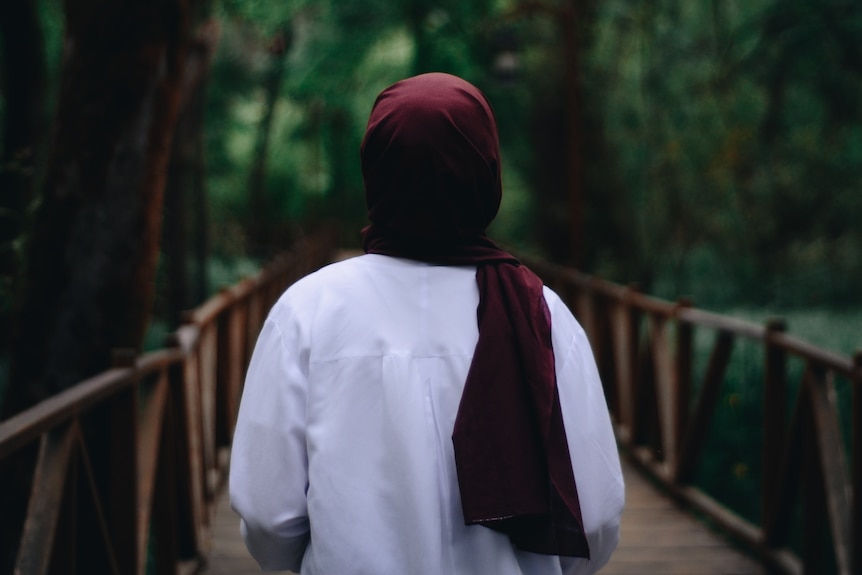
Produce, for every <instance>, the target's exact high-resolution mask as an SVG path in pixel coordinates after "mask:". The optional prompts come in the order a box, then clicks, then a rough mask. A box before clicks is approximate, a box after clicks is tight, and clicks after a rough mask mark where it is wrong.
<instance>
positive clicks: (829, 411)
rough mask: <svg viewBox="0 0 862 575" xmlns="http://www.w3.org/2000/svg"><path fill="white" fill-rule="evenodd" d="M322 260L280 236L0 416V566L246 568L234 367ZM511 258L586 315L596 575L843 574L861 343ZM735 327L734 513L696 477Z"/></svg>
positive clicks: (237, 371) (857, 467)
mask: <svg viewBox="0 0 862 575" xmlns="http://www.w3.org/2000/svg"><path fill="white" fill-rule="evenodd" d="M332 257H333V250H331V249H330V246H329V245H328V244H327V242H325V241H323V240H320V241H314V242H309V243H305V244H302V245H299V246H297V247H296V248H295V250H294V251H293V252H291V253H289V254H287V255H285V256H284V257H282V258H280V259H278V260H276V261H274V262H273V263H272V264H271V265H269V266H268V267H266V268H265V269H264V270H263V271H262V272H261V273H260V274H258V275H257V276H255V277H254V278H250V279H247V280H245V281H243V282H240V283H239V284H237V285H235V286H233V287H231V288H229V289H225V290H224V291H222V292H221V293H219V294H218V295H216V296H215V297H213V298H212V299H210V300H209V301H208V302H206V303H205V304H204V305H202V306H201V307H200V308H198V309H196V310H194V312H192V313H191V314H190V315H189V317H188V318H187V322H186V323H185V324H184V325H183V326H181V327H180V328H179V329H178V330H177V332H176V333H175V334H174V335H173V336H172V338H171V340H170V345H169V346H168V347H166V348H165V349H162V350H159V351H156V352H152V353H147V354H145V355H143V356H134V355H133V354H128V353H123V352H122V351H119V352H118V353H117V354H116V365H115V367H113V368H112V369H110V370H108V371H106V372H104V373H102V374H99V375H97V376H95V377H93V378H91V379H88V380H86V381H84V382H81V383H80V384H79V385H77V386H76V387H74V388H72V389H69V390H67V391H66V392H63V393H61V394H58V395H57V396H54V397H52V398H50V399H48V400H46V401H45V402H43V403H41V404H39V405H37V406H35V407H33V408H32V409H30V410H28V411H26V412H24V413H21V414H19V415H17V416H15V417H13V418H11V419H9V420H6V421H4V422H1V423H0V498H2V499H0V504H2V507H0V529H2V531H0V534H4V535H5V536H4V537H0V569H3V572H7V571H10V572H14V573H20V574H41V573H63V574H65V573H88V574H89V573H114V574H120V575H125V574H143V573H172V574H175V573H196V572H197V573H205V572H208V573H210V574H221V573H232V574H236V573H246V572H247V573H252V572H257V569H256V567H255V566H254V564H253V563H251V564H250V563H249V561H250V559H248V558H247V556H246V555H245V551H244V548H243V547H242V543H241V541H240V539H239V534H238V529H237V521H236V518H235V516H232V515H231V512H230V510H229V507H228V505H227V503H226V500H225V498H224V489H223V488H224V479H225V471H226V468H227V465H228V458H229V455H228V454H229V448H230V439H231V434H232V430H233V422H234V416H235V413H236V409H237V406H238V401H239V396H240V393H241V388H242V378H243V374H244V369H245V366H246V364H247V361H248V359H249V356H250V353H251V349H252V347H253V343H254V340H255V337H256V334H257V332H258V330H259V329H260V326H261V324H262V321H263V318H264V317H265V314H266V311H267V309H268V308H269V306H270V305H271V304H272V302H273V301H274V300H275V298H276V297H277V296H278V294H280V293H281V291H282V290H283V289H284V288H285V287H286V286H287V285H289V284H290V283H291V282H292V281H294V280H295V279H297V278H299V277H301V276H302V275H304V274H306V273H308V272H309V271H311V270H313V269H315V268H317V267H319V266H320V265H322V264H324V263H326V262H327V261H330V260H331V259H332ZM528 263H529V264H530V265H531V267H532V268H533V269H535V270H536V271H537V273H539V275H541V276H542V277H543V278H544V280H545V281H546V283H547V284H548V285H550V286H551V287H553V288H554V289H555V290H556V291H557V292H558V293H559V294H560V295H561V296H562V297H563V298H564V300H565V301H567V302H568V303H569V305H570V306H571V308H572V310H573V311H574V313H575V315H576V316H577V317H578V319H579V320H580V321H581V323H582V324H583V325H584V327H585V329H586V330H587V333H588V335H589V337H590V341H591V343H592V345H593V347H594V352H595V355H596V359H597V362H598V364H599V369H600V371H601V373H602V379H603V382H604V384H605V390H606V395H607V398H608V404H609V407H610V409H611V412H612V417H613V420H614V425H615V429H616V432H617V438H618V441H619V445H620V448H621V450H622V451H623V453H624V456H625V457H624V461H625V462H626V463H625V467H626V476H627V480H628V483H627V498H628V500H627V508H626V512H625V515H624V518H623V533H622V543H621V546H620V548H619V550H618V551H617V553H616V555H615V557H614V559H613V560H612V562H611V563H610V564H609V565H608V566H607V567H606V568H605V569H604V570H603V573H608V574H611V573H617V574H624V573H639V574H646V573H656V574H658V573H663V574H673V573H685V574H689V573H691V574H695V573H739V574H743V573H760V572H768V573H787V574H801V573H805V574H828V573H840V574H842V575H844V574H851V573H856V574H860V573H862V497H854V496H853V495H854V494H858V493H862V426H860V425H859V424H860V422H862V393H860V390H862V354H859V353H857V354H856V355H855V356H854V357H853V358H850V357H845V356H841V355H837V354H833V353H831V352H828V351H826V350H823V349H820V348H817V347H815V346H812V345H810V344H808V343H806V342H804V341H802V340H799V339H797V338H794V337H792V336H790V335H788V334H787V333H785V331H784V329H783V326H782V324H781V323H780V322H778V321H772V322H768V323H767V324H766V325H762V326H761V325H756V324H751V323H748V322H742V321H739V320H734V319H730V318H727V317H723V316H718V315H715V314H711V313H708V312H705V311H702V310H698V309H695V308H694V307H692V306H691V305H690V304H689V303H688V302H685V301H681V302H667V301H663V300H659V299H655V298H651V297H649V296H646V295H644V294H641V293H638V292H637V291H636V290H634V289H632V288H628V287H622V286H618V285H614V284H611V283H608V282H605V281H602V280H599V279H596V278H593V277H589V276H586V275H584V274H581V273H580V272H577V271H575V270H572V269H566V268H562V267H558V266H554V265H551V264H547V263H545V262H540V261H531V262H528ZM735 344H736V345H737V346H738V347H741V345H740V344H744V345H746V346H749V347H750V346H754V347H755V348H756V350H757V353H756V357H757V358H758V359H757V363H758V370H757V371H758V372H759V373H762V375H761V377H760V378H759V381H758V383H757V387H758V389H759V391H760V393H761V395H762V404H763V408H762V411H761V413H759V414H758V415H757V418H756V420H757V428H758V429H759V433H758V437H756V438H754V437H753V438H751V445H752V446H757V447H756V449H758V451H759V455H758V456H757V457H756V458H755V459H756V460H758V461H759V468H760V470H761V473H760V497H759V499H760V508H759V509H757V510H755V511H754V512H753V513H752V512H749V513H747V515H748V518H743V516H742V514H740V513H737V512H734V511H731V510H730V509H729V508H728V507H727V506H725V505H723V504H721V503H719V502H718V501H717V499H716V498H715V496H713V495H711V494H710V493H708V492H707V491H706V490H704V489H703V488H701V487H699V485H700V484H701V482H700V481H699V480H698V478H699V474H700V475H702V474H703V473H704V465H703V461H704V457H703V456H704V454H705V450H706V449H707V448H708V446H709V445H710V441H709V437H710V430H711V428H712V427H713V426H714V425H716V424H719V425H720V424H721V422H720V421H714V419H715V414H716V413H718V412H719V411H720V406H721V405H722V401H721V400H722V397H723V389H724V388H725V387H727V385H728V381H729V380H730V379H731V376H730V375H729V372H728V366H729V365H732V361H733V355H734V353H735V352H734V346H735ZM701 352H703V353H701ZM701 356H705V357H708V359H707V360H706V361H705V363H704V365H702V366H701V365H699V359H698V358H699V357H701ZM696 375H699V377H696ZM105 430H110V432H109V433H105ZM848 462H849V463H848ZM707 473H708V470H707ZM707 483H708V482H707ZM752 516H753V517H755V519H752V518H751V517H752ZM9 534H14V537H11V536H9ZM244 569H247V570H245V571H244Z"/></svg>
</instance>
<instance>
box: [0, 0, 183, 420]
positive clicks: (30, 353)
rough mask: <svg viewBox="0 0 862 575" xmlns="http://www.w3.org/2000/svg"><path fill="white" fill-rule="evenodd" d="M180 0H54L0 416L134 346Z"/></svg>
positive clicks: (177, 48) (155, 235)
mask: <svg viewBox="0 0 862 575" xmlns="http://www.w3.org/2000/svg"><path fill="white" fill-rule="evenodd" d="M190 1H191V0H158V1H153V0H134V1H131V0H130V1H127V2H121V3H117V2H112V1H110V0H77V1H72V0H66V2H65V5H64V10H65V17H66V38H65V44H64V45H65V54H64V61H63V67H62V71H61V84H60V94H59V104H58V109H57V114H56V125H55V139H54V142H53V145H52V149H51V153H50V156H49V159H48V165H47V168H46V175H45V182H44V185H43V190H42V201H41V205H40V208H39V210H38V212H37V214H36V217H35V221H34V227H33V230H32V234H31V237H30V242H29V245H28V251H27V260H26V266H27V269H26V270H25V276H24V280H25V285H24V288H25V289H24V290H23V291H22V294H23V295H22V302H21V306H20V310H21V311H20V317H19V324H18V331H17V337H16V341H15V342H14V344H13V351H14V355H13V358H12V369H11V373H10V381H9V390H8V393H7V401H6V402H5V404H4V406H3V409H4V412H5V413H6V414H7V415H8V414H9V413H11V412H14V411H16V410H19V409H22V408H25V407H27V406H29V405H31V404H32V403H34V402H36V401H38V400H41V399H43V398H45V397H47V396H49V395H52V394H54V393H56V392H58V391H60V390H62V389H64V388H66V387H69V386H70V385H72V384H74V383H76V382H78V381H80V380H81V379H83V378H86V377H88V376H90V375H93V374H94V373H97V372H98V371H100V370H102V369H105V368H106V367H108V366H109V364H110V355H111V349H112V348H117V347H125V348H135V349H139V348H140V347H141V343H142V340H143V336H144V333H145V330H146V327H147V323H148V321H149V315H150V308H151V305H152V296H153V286H154V275H155V269H156V260H157V257H158V239H159V226H160V210H161V203H162V193H163V189H164V183H165V173H166V167H167V162H168V158H169V153H170V145H171V138H172V136H173V131H174V125H175V122H176V117H177V110H178V105H179V101H180V91H181V81H180V80H181V73H182V65H183V62H184V48H185V45H186V43H187V40H188V33H189V8H190V6H189V4H190Z"/></svg>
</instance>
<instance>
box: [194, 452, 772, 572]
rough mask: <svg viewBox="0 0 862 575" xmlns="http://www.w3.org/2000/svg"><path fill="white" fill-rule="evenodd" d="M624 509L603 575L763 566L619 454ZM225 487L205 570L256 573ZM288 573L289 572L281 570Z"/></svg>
mask: <svg viewBox="0 0 862 575" xmlns="http://www.w3.org/2000/svg"><path fill="white" fill-rule="evenodd" d="M623 471H624V473H625V477H626V509H625V512H624V513H623V522H622V534H621V541H620V545H619V547H618V548H617V550H616V552H615V553H614V556H613V558H612V559H611V562H610V563H608V565H607V566H605V568H604V569H602V571H601V573H602V575H635V574H637V575H759V574H761V573H764V572H765V571H764V569H763V568H762V567H761V566H760V565H759V564H758V563H756V562H755V561H753V560H751V559H750V558H748V557H746V556H745V555H743V554H742V553H741V552H739V551H737V550H736V549H734V548H733V547H731V546H730V545H728V543H727V542H726V541H724V540H723V539H722V538H721V537H719V536H717V535H716V534H715V533H713V532H712V531H710V530H709V529H708V528H707V527H705V526H704V525H703V524H702V523H700V522H698V521H697V520H696V519H694V518H693V517H692V516H690V515H688V514H686V513H685V512H684V511H682V510H680V509H679V508H678V507H676V506H675V505H674V504H673V502H672V501H671V500H670V499H669V498H668V497H666V496H665V495H663V494H662V493H660V492H659V491H657V490H656V489H655V488H654V487H653V486H652V485H651V484H650V483H649V482H648V481H647V480H646V479H644V478H643V477H642V476H641V475H640V474H639V473H638V472H637V471H636V470H635V469H634V467H633V466H632V465H630V464H629V463H627V462H626V461H625V460H623ZM260 572H261V571H260V568H259V567H258V566H257V563H255V562H254V560H253V559H252V558H251V557H250V556H249V554H248V551H246V549H245V545H244V544H243V542H242V538H241V537H240V534H239V518H238V517H237V515H236V514H235V513H234V512H233V511H232V510H231V508H230V505H229V503H228V495H227V490H226V489H225V490H223V491H222V494H221V497H220V499H219V502H218V506H217V509H216V514H215V519H214V524H213V530H212V541H211V552H210V557H209V565H208V568H207V569H206V570H204V571H203V573H204V574H207V575H251V574H259V573H260ZM284 573H289V572H284Z"/></svg>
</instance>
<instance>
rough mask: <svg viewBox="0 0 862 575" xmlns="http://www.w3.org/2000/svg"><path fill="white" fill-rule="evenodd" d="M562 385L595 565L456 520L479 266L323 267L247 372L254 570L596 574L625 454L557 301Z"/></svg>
mask: <svg viewBox="0 0 862 575" xmlns="http://www.w3.org/2000/svg"><path fill="white" fill-rule="evenodd" d="M545 299H546V301H547V303H548V307H549V308H550V311H551V323H552V339H553V346H554V353H555V360H556V369H557V383H558V386H559V393H560V402H561V406H562V409H563V420H564V424H565V427H566V435H567V438H568V443H569V449H570V452H571V458H572V466H573V470H574V475H575V481H576V483H577V488H578V494H579V499H580V503H581V511H582V515H583V521H584V528H585V530H586V532H587V541H588V543H589V547H590V552H591V557H592V558H591V560H585V559H580V558H565V557H563V558H560V557H557V556H550V555H540V554H535V553H529V552H525V551H519V550H516V549H514V548H513V547H512V545H511V544H510V543H509V539H508V537H507V536H505V535H503V534H500V533H498V532H495V531H493V530H491V529H488V528H486V527H482V526H479V525H474V526H466V525H464V518H463V514H462V511H461V500H460V496H459V491H458V480H457V476H456V471H455V461H454V451H453V447H452V439H451V436H452V430H453V426H454V422H455V416H456V414H457V411H458V405H459V402H460V399H461V391H462V389H463V386H464V381H465V380H466V377H467V370H468V369H469V367H470V362H471V359H472V357H473V350H474V348H475V346H476V341H477V339H478V328H477V324H476V307H477V305H478V302H479V293H478V288H477V285H476V270H475V268H474V267H470V266H464V267H447V266H437V265H430V264H426V263H421V262H416V261H412V260H406V259H400V258H392V257H387V256H381V255H363V256H359V257H356V258H353V259H350V260H346V261H343V262H339V263H335V264H331V265H329V266H327V267H325V268H323V269H321V270H319V271H317V272H315V273H313V274H311V275H309V276H307V277H305V278H303V279H301V280H300V281H298V282H297V283H295V284H294V285H293V286H291V287H290V288H289V289H288V290H287V291H286V292H285V293H284V294H283V295H282V297H281V298H280V299H279V301H278V302H277V303H276V304H275V306H274V307H273V309H272V310H271V312H270V314H269V316H268V318H267V320H266V322H265V324H264V327H263V330H262V332H261V334H260V336H259V339H258V341H257V344H256V347H255V351H254V354H253V357H252V360H251V364H250V366H249V370H248V374H247V378H246V383H245V389H244V391H243V396H242V401H241V405H240V410H239V419H238V421H237V426H236V432H235V437H234V441H233V450H232V461H231V470H230V495H231V505H232V507H233V508H234V509H235V510H236V512H237V513H238V514H239V515H240V516H241V517H242V521H241V530H242V534H243V537H244V539H245V543H246V546H247V547H248V549H249V551H250V552H251V554H252V556H253V557H254V558H255V559H256V560H257V561H258V563H259V564H260V565H261V567H263V568H264V569H268V570H275V569H291V570H294V571H300V566H301V572H302V573H303V574H306V573H307V574H312V575H314V574H319V575H360V574H369V575H372V574H373V575H423V574H427V575H458V574H469V575H483V574H487V575H516V574H517V575H530V574H542V575H548V574H561V573H566V574H578V575H581V574H588V573H594V572H595V571H598V569H600V568H601V567H602V566H603V565H604V564H605V563H606V562H607V561H608V559H609V557H610V554H611V552H612V551H613V550H614V548H615V547H616V545H617V542H618V539H619V519H620V514H621V512H622V507H623V501H624V492H623V479H622V473H621V471H620V464H619V457H618V454H617V451H616V445H615V442H614V436H613V432H612V429H611V423H610V419H609V416H608V411H607V406H606V404H605V399H604V395H603V392H602V387H601V382H600V380H599V376H598V372H597V370H596V366H595V362H594V360H593V356H592V353H591V350H590V346H589V343H588V342H587V339H586V336H585V335H584V332H583V330H582V329H581V327H580V325H578V323H577V321H576V320H575V319H574V317H572V315H571V313H570V312H569V310H568V309H567V308H566V306H565V305H564V304H563V303H562V301H560V299H559V298H558V297H557V295H556V294H554V293H553V292H552V291H551V290H550V289H548V288H545Z"/></svg>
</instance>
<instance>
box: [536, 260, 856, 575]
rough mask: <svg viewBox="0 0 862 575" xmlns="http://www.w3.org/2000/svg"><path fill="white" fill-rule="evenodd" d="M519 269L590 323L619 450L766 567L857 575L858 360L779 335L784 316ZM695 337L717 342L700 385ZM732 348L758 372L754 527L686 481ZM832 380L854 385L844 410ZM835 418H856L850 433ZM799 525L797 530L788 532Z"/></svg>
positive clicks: (550, 269)
mask: <svg viewBox="0 0 862 575" xmlns="http://www.w3.org/2000/svg"><path fill="white" fill-rule="evenodd" d="M527 263H528V264H529V265H530V266H531V268H533V269H534V270H535V271H536V272H537V273H538V274H539V275H540V276H542V277H543V279H544V280H545V282H546V283H547V284H548V285H550V286H552V287H553V288H554V289H555V291H557V292H558V293H559V294H560V295H561V297H563V299H564V300H565V301H566V302H567V303H568V304H569V305H570V307H571V308H572V310H573V312H574V313H575V315H576V317H578V319H579V321H580V322H581V323H582V325H583V326H584V329H585V331H586V332H587V334H588V337H589V339H590V341H591V344H592V346H593V348H594V353H595V355H596V358H597V362H598V365H599V369H600V372H601V375H602V379H603V382H604V385H605V392H606V396H607V398H608V403H609V407H610V409H611V412H612V415H613V419H614V424H615V428H616V431H617V436H618V441H619V443H620V445H621V446H622V447H623V448H624V450H625V451H627V452H628V453H629V454H630V455H631V457H632V458H633V460H634V461H635V462H637V463H638V464H639V465H640V466H641V467H642V468H644V469H645V470H646V471H648V472H649V473H650V474H651V475H652V476H654V477H655V478H656V479H657V480H659V481H660V482H661V483H662V484H663V485H664V486H665V487H666V488H667V490H668V491H669V493H671V494H672V495H673V496H674V497H676V498H677V499H679V500H681V501H682V502H684V503H686V504H688V505H690V506H691V507H693V508H695V509H696V510H698V511H699V512H700V513H702V514H703V515H705V516H706V517H707V518H708V519H709V520H710V521H711V522H713V523H714V524H716V525H717V526H718V527H719V528H721V529H722V530H723V531H724V532H725V533H727V534H728V535H730V536H732V537H733V538H735V539H736V540H737V541H738V542H739V543H740V544H742V545H744V546H746V547H748V548H749V550H751V551H752V552H753V553H755V554H756V555H757V556H759V558H760V560H761V561H762V562H764V564H765V565H767V566H768V567H769V568H770V571H771V572H777V573H788V574H791V573H792V574H797V573H807V574H808V573H810V574H814V573H817V574H820V573H829V572H835V573H840V574H842V575H843V574H851V573H855V574H859V573H862V352H857V353H856V354H855V355H854V356H853V357H846V356H843V355H839V354H835V353H832V352H829V351H827V350H824V349H821V348H818V347H815V346H814V345H811V344H810V343H807V342H805V341H803V340H801V339H798V338H796V337H793V336H791V335H788V334H787V333H785V328H784V325H783V323H782V322H781V321H780V320H772V321H769V322H767V323H766V324H765V325H758V324H755V323H750V322H747V321H741V320H738V319H733V318H730V317H726V316H721V315H716V314H713V313H709V312H706V311H703V310H699V309H694V308H693V307H692V306H691V303H690V302H688V301H679V302H668V301H664V300H660V299H656V298H653V297H649V296H646V295H644V294H642V293H639V292H638V291H637V290H635V289H634V288H630V287H623V286H619V285H616V284H613V283H610V282H607V281H603V280H601V279H598V278H595V277H591V276H588V275H585V274H583V273H580V272H578V271H575V270H573V269H568V268H563V267H559V266H555V265H552V264H548V263H546V262H541V261H528V262H527ZM696 334H697V335H698V342H700V341H702V339H703V337H704V336H705V337H707V339H708V338H709V337H710V336H711V338H712V344H711V346H710V350H709V359H708V361H707V362H706V364H705V368H704V369H703V370H702V371H703V376H702V379H701V380H700V381H698V382H695V381H694V365H695V362H696V359H697V357H696V355H697V353H698V351H697V350H696V349H695V348H696V347H698V348H699V347H700V346H696V344H695V336H696ZM740 341H744V342H749V343H753V344H754V345H755V346H757V347H758V348H759V350H760V351H759V356H760V362H761V365H760V366H759V367H760V371H761V372H762V373H763V376H762V381H761V382H760V386H761V393H762V403H763V409H762V411H761V414H760V416H759V417H758V418H757V419H758V421H757V422H756V425H757V427H759V429H760V433H761V436H760V437H759V438H757V439H758V440H759V441H762V450H761V451H762V452H761V456H760V457H761V468H762V474H761V479H760V481H761V485H760V493H761V494H762V495H761V497H760V499H761V502H760V503H761V510H760V513H759V516H760V520H759V521H755V522H752V521H751V520H750V519H745V518H743V517H742V516H741V515H740V514H739V513H735V512H733V511H731V510H730V509H729V508H728V507H727V506H726V505H723V504H721V503H719V502H718V501H717V500H716V499H715V498H714V497H713V496H711V495H710V494H708V493H706V492H705V491H704V490H703V489H700V488H698V487H696V486H695V485H694V484H693V483H694V479H695V475H696V471H697V470H698V465H699V464H700V462H701V460H702V459H703V458H704V456H705V454H704V446H705V444H706V442H707V436H708V433H709V431H710V424H711V421H712V420H713V416H714V414H715V413H716V410H717V409H718V406H719V404H720V399H721V397H722V391H723V387H724V386H725V385H726V384H727V381H728V378H729V376H728V375H727V373H726V372H727V367H728V365H729V363H730V361H731V356H732V355H733V353H734V347H735V344H737V343H738V342H740ZM791 361H792V362H796V363H801V365H802V367H803V369H802V376H801V380H800V381H795V376H793V375H792V374H791V372H794V371H795V370H791V369H788V366H789V365H790V362H791ZM836 381H841V382H842V383H845V384H847V385H848V386H849V388H850V390H849V394H842V395H840V397H842V398H844V399H845V400H846V401H848V402H849V403H850V404H851V405H850V406H846V405H845V406H842V409H839V405H838V403H839V400H838V398H839V394H837V393H836ZM848 395H849V397H847V396H848ZM788 405H792V406H793V407H792V409H788V408H787V406H788ZM840 412H843V413H847V412H849V413H850V414H851V415H850V419H851V423H850V425H849V427H850V429H849V431H846V432H845V431H844V429H843V428H842V420H841V413H840ZM843 427H844V428H846V427H848V426H846V425H845V426H843ZM753 439H754V438H753ZM752 443H754V444H756V443H757V441H752ZM848 458H849V460H850V463H849V464H848ZM854 495H856V497H854ZM799 524H801V526H802V527H801V531H802V532H801V534H800V533H795V534H794V533H792V529H791V527H792V526H793V525H797V526H798V525H799ZM797 530H798V529H797ZM791 548H793V550H791Z"/></svg>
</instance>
